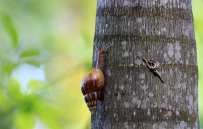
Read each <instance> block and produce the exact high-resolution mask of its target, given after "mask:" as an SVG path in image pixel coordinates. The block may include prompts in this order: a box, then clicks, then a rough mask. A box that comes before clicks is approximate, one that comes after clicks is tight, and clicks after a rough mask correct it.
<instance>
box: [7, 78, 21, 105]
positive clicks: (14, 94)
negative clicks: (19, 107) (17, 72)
mask: <svg viewBox="0 0 203 129" xmlns="http://www.w3.org/2000/svg"><path fill="white" fill-rule="evenodd" d="M7 94H8V96H9V97H10V99H11V100H12V101H14V102H17V101H18V100H20V99H21V98H22V93H21V91H20V84H19V83H18V81H17V80H15V79H11V80H10V82H9V84H8V86H7Z"/></svg>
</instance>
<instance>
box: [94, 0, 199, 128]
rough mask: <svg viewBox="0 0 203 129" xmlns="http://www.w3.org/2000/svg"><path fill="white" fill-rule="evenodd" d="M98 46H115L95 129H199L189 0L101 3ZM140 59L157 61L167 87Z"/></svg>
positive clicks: (103, 0) (110, 0)
mask: <svg viewBox="0 0 203 129" xmlns="http://www.w3.org/2000/svg"><path fill="white" fill-rule="evenodd" d="M94 43H95V44H96V46H98V48H105V46H108V45H110V44H112V43H113V44H114V45H113V46H112V47H111V48H109V50H108V53H107V54H108V57H107V58H108V60H107V64H106V65H107V68H106V70H105V71H104V73H105V75H106V83H105V86H104V90H103V94H104V97H103V99H102V100H101V101H99V102H98V106H97V109H96V111H95V113H94V114H93V115H92V121H91V128H92V129H134V128H138V129H143V128H161V129H162V128H176V129H184V128H195V129H196V128H198V127H199V123H198V122H199V121H198V107H197V105H198V98H197V96H198V95H197V94H198V87H197V84H198V83H197V80H198V75H197V60H196V59H197V57H196V42H195V36H194V27H193V16H192V10H191V1H190V0H157V1H150V0H141V1H139V0H98V1H97V14H96V27H95V37H94ZM142 57H145V58H147V59H153V60H154V61H155V63H156V64H157V70H158V71H159V73H160V75H161V76H162V77H163V79H164V80H165V81H166V83H162V82H161V80H160V79H159V78H158V77H156V76H154V75H153V73H152V72H151V71H150V70H149V69H148V68H147V66H146V65H145V63H144V62H143V61H142ZM93 60H94V62H93V65H95V63H96V54H95V52H94V58H93Z"/></svg>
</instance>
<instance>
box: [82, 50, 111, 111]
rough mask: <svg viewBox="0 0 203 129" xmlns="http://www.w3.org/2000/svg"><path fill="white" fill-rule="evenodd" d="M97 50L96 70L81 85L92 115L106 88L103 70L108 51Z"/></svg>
mask: <svg viewBox="0 0 203 129" xmlns="http://www.w3.org/2000/svg"><path fill="white" fill-rule="evenodd" d="M96 50H97V52H98V60H97V64H96V68H93V69H92V70H91V71H90V72H89V73H88V74H87V75H86V76H85V77H84V78H83V80H82V83H81V91H82V93H83V95H84V99H85V102H86V103H87V106H88V108H89V110H90V112H91V113H92V114H93V113H94V111H95V109H96V106H97V102H98V100H99V98H100V97H101V91H102V89H103V87H104V82H105V78H104V74H103V73H102V68H103V65H104V63H105V58H106V52H107V50H101V51H98V49H97V48H96Z"/></svg>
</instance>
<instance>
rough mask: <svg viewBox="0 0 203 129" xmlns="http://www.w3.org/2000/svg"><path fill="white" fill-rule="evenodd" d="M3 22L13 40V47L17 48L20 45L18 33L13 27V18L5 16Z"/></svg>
mask: <svg viewBox="0 0 203 129" xmlns="http://www.w3.org/2000/svg"><path fill="white" fill-rule="evenodd" d="M1 21H2V24H3V26H4V27H5V29H6V31H7V33H8V34H9V36H10V38H11V39H12V41H13V45H14V46H16V45H17V44H18V33H17V31H16V28H15V26H14V25H13V22H12V20H11V18H10V17H9V16H8V15H7V14H3V16H2V17H1Z"/></svg>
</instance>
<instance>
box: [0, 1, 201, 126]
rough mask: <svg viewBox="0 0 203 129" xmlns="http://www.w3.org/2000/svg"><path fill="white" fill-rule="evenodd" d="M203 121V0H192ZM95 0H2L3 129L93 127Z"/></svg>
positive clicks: (0, 116)
mask: <svg viewBox="0 0 203 129" xmlns="http://www.w3.org/2000/svg"><path fill="white" fill-rule="evenodd" d="M192 2H193V13H194V21H195V32H196V41H197V50H198V65H199V114H200V120H201V123H202V124H203V110H202V109H203V101H201V100H202V99H203V94H201V93H202V92H203V68H202V67H200V66H202V65H203V51H201V50H203V36H202V35H203V17H202V14H203V8H202V7H203V0H193V1H192ZM95 14H96V0H1V1H0V75H1V77H0V129H89V128H90V127H89V123H90V113H89V111H88V108H87V107H86V104H85V102H84V100H83V96H82V94H81V91H80V83H81V80H82V78H83V77H84V76H85V74H86V73H87V72H88V71H90V69H91V63H92V43H93V36H94V28H95Z"/></svg>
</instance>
